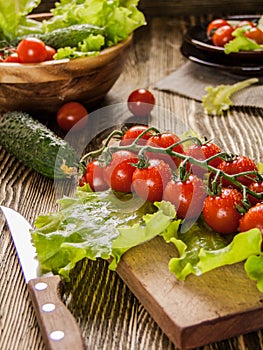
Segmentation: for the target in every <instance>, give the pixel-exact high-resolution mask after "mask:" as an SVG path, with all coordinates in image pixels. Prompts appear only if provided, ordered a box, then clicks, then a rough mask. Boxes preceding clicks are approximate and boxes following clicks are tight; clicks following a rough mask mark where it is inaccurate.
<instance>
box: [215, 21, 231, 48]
mask: <svg viewBox="0 0 263 350" xmlns="http://www.w3.org/2000/svg"><path fill="white" fill-rule="evenodd" d="M233 31H234V28H233V27H232V26H231V25H229V24H227V25H224V26H222V27H219V28H217V29H216V31H215V33H214V35H213V37H212V41H213V44H214V45H215V46H220V47H224V46H225V44H226V43H228V42H229V41H230V40H232V39H234V37H233V36H232V33H233Z"/></svg>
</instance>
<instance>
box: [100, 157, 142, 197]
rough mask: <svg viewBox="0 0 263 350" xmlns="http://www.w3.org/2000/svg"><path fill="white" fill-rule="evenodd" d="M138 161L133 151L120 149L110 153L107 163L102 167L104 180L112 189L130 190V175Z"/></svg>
mask: <svg viewBox="0 0 263 350" xmlns="http://www.w3.org/2000/svg"><path fill="white" fill-rule="evenodd" d="M137 162H138V157H137V155H136V154H135V153H132V152H129V151H125V150H120V151H117V152H115V153H113V155H112V160H111V162H110V164H109V165H107V166H106V167H105V168H104V180H105V182H106V183H107V184H108V186H109V187H111V188H112V189H113V190H115V191H118V192H131V185H132V175H133V172H134V171H135V169H136V167H135V166H134V165H133V164H136V163H137Z"/></svg>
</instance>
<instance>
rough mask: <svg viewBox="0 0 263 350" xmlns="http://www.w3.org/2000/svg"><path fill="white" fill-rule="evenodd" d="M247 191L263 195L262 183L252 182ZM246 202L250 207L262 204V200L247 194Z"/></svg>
mask: <svg viewBox="0 0 263 350" xmlns="http://www.w3.org/2000/svg"><path fill="white" fill-rule="evenodd" d="M249 189H250V190H252V191H254V192H255V193H263V182H252V183H251V184H250V185H249ZM247 196H248V200H249V202H250V203H251V204H252V205H256V204H257V203H260V202H263V199H259V198H256V197H255V196H253V195H252V194H248V195H247Z"/></svg>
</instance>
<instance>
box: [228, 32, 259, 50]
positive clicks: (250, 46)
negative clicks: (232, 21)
mask: <svg viewBox="0 0 263 350" xmlns="http://www.w3.org/2000/svg"><path fill="white" fill-rule="evenodd" d="M244 33H245V30H244V29H243V28H237V29H236V30H235V31H234V32H233V33H232V35H233V36H234V37H235V38H234V39H233V40H230V41H229V42H228V43H227V44H225V46H224V51H225V53H226V54H227V55H228V54H230V53H231V52H239V51H251V50H258V49H261V50H262V49H263V46H262V45H259V44H257V43H256V42H255V41H254V40H252V39H249V38H247V37H246V36H245V34H244Z"/></svg>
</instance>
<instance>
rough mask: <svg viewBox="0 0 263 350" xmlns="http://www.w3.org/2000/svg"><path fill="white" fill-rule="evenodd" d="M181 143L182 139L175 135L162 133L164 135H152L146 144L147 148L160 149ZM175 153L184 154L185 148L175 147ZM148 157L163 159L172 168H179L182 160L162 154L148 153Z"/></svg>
mask: <svg viewBox="0 0 263 350" xmlns="http://www.w3.org/2000/svg"><path fill="white" fill-rule="evenodd" d="M179 141H180V138H179V137H178V136H177V135H175V134H173V133H168V132H166V133H162V134H156V135H152V136H151V137H150V138H149V139H148V140H147V142H146V145H147V146H152V147H160V148H167V147H169V146H172V145H173V144H175V143H177V142H179ZM173 151H174V152H177V153H180V154H184V153H185V152H184V148H183V146H182V145H181V144H179V145H177V146H175V147H174V148H173ZM147 156H148V157H150V158H158V159H163V160H164V161H165V162H167V163H168V164H170V166H171V168H174V167H175V166H176V167H179V165H180V163H181V161H182V160H181V159H180V158H178V157H174V156H173V157H171V156H169V155H168V154H161V153H155V152H147Z"/></svg>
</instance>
